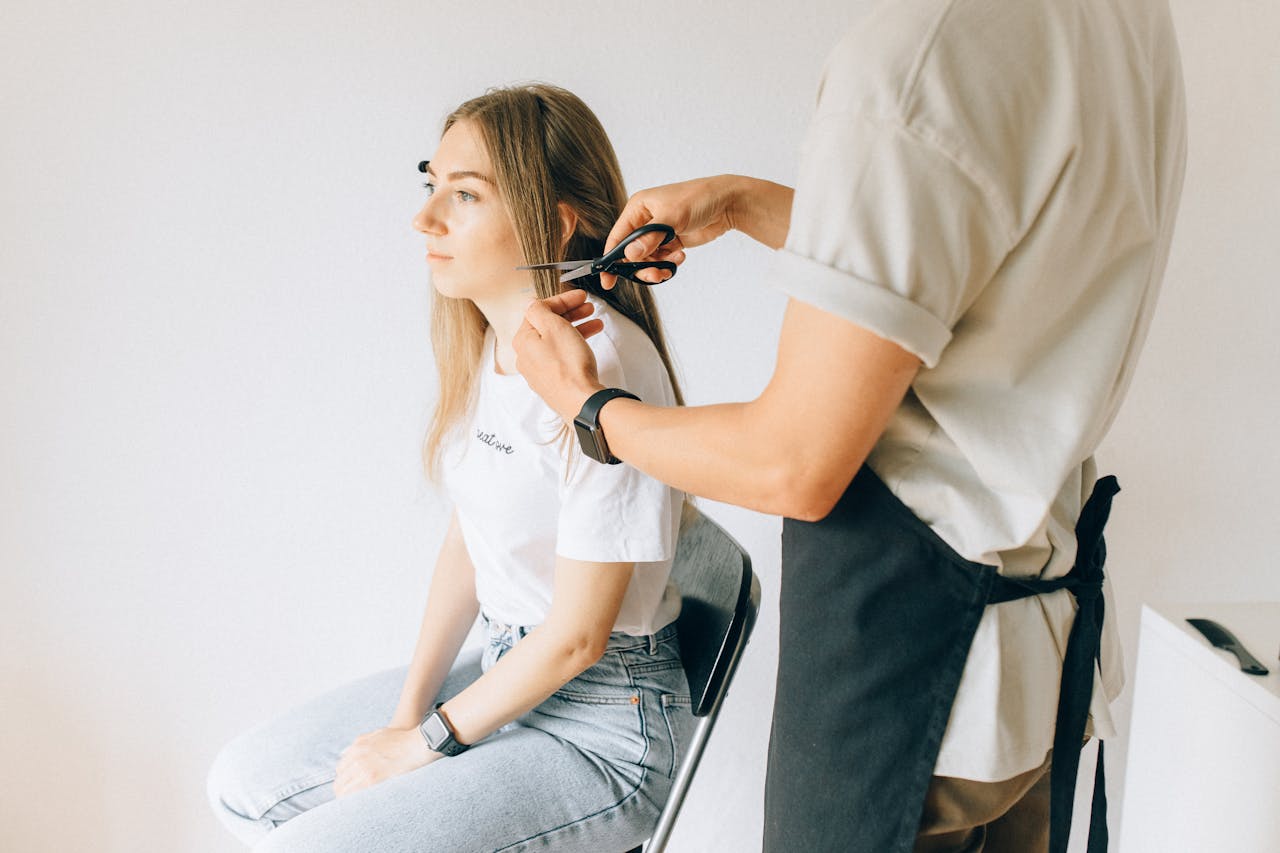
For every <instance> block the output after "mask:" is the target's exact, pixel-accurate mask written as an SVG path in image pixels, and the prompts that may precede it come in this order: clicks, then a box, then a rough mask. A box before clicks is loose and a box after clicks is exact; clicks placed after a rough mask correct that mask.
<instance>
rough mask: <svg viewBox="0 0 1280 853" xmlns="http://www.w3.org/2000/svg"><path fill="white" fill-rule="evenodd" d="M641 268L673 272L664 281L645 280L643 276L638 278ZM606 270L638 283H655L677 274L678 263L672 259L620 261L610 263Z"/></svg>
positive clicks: (666, 279) (660, 282) (667, 279)
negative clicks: (674, 262) (637, 274)
mask: <svg viewBox="0 0 1280 853" xmlns="http://www.w3.org/2000/svg"><path fill="white" fill-rule="evenodd" d="M640 270H662V271H663V272H668V273H671V275H669V276H667V277H666V278H664V279H663V280H662V281H645V280H644V279H642V278H636V273H638V272H640ZM604 271H605V272H607V273H611V274H613V275H616V276H621V277H622V278H625V279H627V280H629V281H634V282H635V283H636V284H646V285H654V284H662V282H663V281H669V280H670V279H671V276H672V275H675V274H676V265H675V264H673V263H672V262H671V261H618V262H617V263H614V264H610V265H609V266H608V267H607V268H606V269H605V270H604Z"/></svg>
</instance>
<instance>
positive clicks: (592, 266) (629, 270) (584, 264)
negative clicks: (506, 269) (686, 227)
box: [516, 222, 676, 285]
mask: <svg viewBox="0 0 1280 853" xmlns="http://www.w3.org/2000/svg"><path fill="white" fill-rule="evenodd" d="M654 231H661V232H662V233H663V234H666V235H667V236H665V237H663V238H662V242H661V243H659V244H658V245H659V246H661V245H664V244H666V243H669V242H671V240H672V239H674V238H675V236H676V229H674V228H672V227H671V226H670V225H663V224H662V223H660V222H650V223H649V224H648V225H641V226H640V227H639V228H637V229H636V230H634V231H632V232H631V233H630V234H628V235H627V236H626V237H624V238H622V242H621V243H619V244H618V245H616V246H614V247H613V250H612V251H611V252H609V253H608V254H607V255H605V256H604V257H600V258H593V259H591V260H586V261H557V262H555V263H552V264H530V265H529V266H527V267H516V269H518V270H563V274H562V275H561V276H560V280H561V281H573V280H574V279H575V278H581V277H582V276H584V275H595V274H597V273H602V272H607V273H609V274H610V275H616V276H620V277H622V278H625V279H628V280H630V281H634V282H636V283H637V284H650V285H652V284H661V283H662V282H656V281H645V280H644V279H640V278H636V273H638V272H640V270H649V269H653V270H662V271H663V272H667V273H670V274H671V275H668V276H667V277H666V278H664V279H663V280H662V281H670V280H671V276H673V275H675V274H676V265H675V264H673V263H672V262H671V261H628V260H624V258H625V257H626V255H625V254H624V252H625V250H626V248H627V246H628V245H629V244H630V243H631V241H633V240H635V239H636V238H637V237H640V236H643V235H645V234H650V233H652V232H654Z"/></svg>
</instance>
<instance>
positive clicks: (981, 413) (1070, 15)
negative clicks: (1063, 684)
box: [773, 0, 1186, 781]
mask: <svg viewBox="0 0 1280 853" xmlns="http://www.w3.org/2000/svg"><path fill="white" fill-rule="evenodd" d="M1185 135H1186V120H1185V114H1184V98H1183V89H1182V77H1181V69H1180V63H1179V59H1178V49H1177V44H1176V41H1175V38H1174V33H1173V28H1172V24H1171V21H1170V16H1169V10H1168V6H1167V3H1166V2H1165V0H1124V2H1122V3H1115V2H1110V0H1106V1H1105V2H1104V0H1016V2H1014V1H1013V0H889V2H879V3H876V4H874V6H873V7H872V8H871V10H870V12H869V13H868V14H866V16H865V17H863V18H862V19H861V20H860V21H859V23H858V24H857V25H856V26H855V28H854V29H853V30H852V31H851V32H850V33H849V34H848V35H847V36H846V37H845V38H844V39H843V40H842V41H841V43H840V44H839V45H838V46H837V47H836V49H835V50H834V52H833V53H832V55H831V56H830V57H829V59H828V62H827V66H826V69H825V72H824V75H823V80H822V84H821V88H820V90H819V96H818V102H817V110H816V115H815V116H814V118H813V121H812V124H811V126H810V129H809V132H808V136H807V138H806V141H805V144H804V148H803V153H802V157H801V165H800V176H799V180H798V185H797V189H796V195H795V202H794V207H793V209H792V215H791V229H790V233H789V234H788V236H787V244H786V248H785V249H784V250H782V251H781V252H780V253H779V254H778V256H777V262H776V265H775V266H774V267H773V275H774V277H775V279H776V282H777V285H778V287H780V288H781V289H783V290H784V291H786V292H787V293H788V294H790V295H791V296H794V297H795V298H797V299H799V300H802V301H804V302H806V303H809V304H812V305H814V306H817V307H819V308H821V309H823V310H826V311H828V312H830V313H832V314H836V315H839V316H841V317H845V318H847V319H849V320H851V321H852V322H854V323H856V324H858V325H859V326H862V327H864V328H867V329H869V330H871V331H873V332H876V333H877V334H879V335H881V336H882V337H885V338H887V339H889V340H892V341H894V342H895V343H897V344H899V345H900V346H902V347H904V348H905V349H907V350H909V351H911V352H912V353H914V354H916V355H917V356H919V357H920V359H921V360H922V361H923V362H924V365H925V366H924V368H923V369H922V370H921V371H920V373H919V375H918V376H917V378H916V380H915V382H914V383H913V385H912V388H911V391H910V393H908V395H907V397H906V399H905V401H904V402H903V404H902V406H901V407H900V408H899V410H898V411H897V413H896V414H895V416H894V417H893V419H892V421H891V422H890V424H889V426H888V428H887V429H886V430H885V433H884V435H883V437H882V438H881V439H880V441H879V443H878V444H877V446H876V447H875V449H874V450H873V451H872V453H871V455H870V457H869V460H868V462H869V464H870V465H871V467H872V469H873V470H874V471H875V472H876V473H877V474H878V475H879V476H880V477H881V479H883V480H884V481H885V482H886V483H887V485H888V486H889V488H890V489H891V490H892V491H893V492H894V493H895V494H896V495H897V496H898V497H899V498H900V499H901V500H902V501H903V502H904V503H906V504H907V505H908V506H909V507H911V508H912V510H913V511H914V512H915V513H916V514H917V515H918V516H919V517H920V518H921V519H922V520H923V521H925V522H926V523H928V524H929V525H930V526H931V527H932V528H933V529H934V530H935V531H936V532H937V533H938V535H939V536H941V537H942V538H943V539H944V540H945V541H946V542H947V543H948V544H950V545H951V546H952V547H953V548H954V549H955V550H956V551H957V552H959V553H960V554H961V555H962V556H963V557H965V558H967V559H969V560H974V561H979V562H985V563H989V564H993V565H995V566H997V567H998V568H999V570H1000V571H1001V572H1002V573H1004V574H1006V575H1011V576H1035V575H1039V576H1042V577H1046V578H1051V577H1057V576H1060V575H1063V574H1065V573H1066V572H1067V571H1068V570H1069V569H1070V568H1071V564H1072V561H1073V559H1074V557H1075V550H1076V543H1075V535H1074V527H1075V522H1076V519H1077V517H1078V516H1079V513H1080V509H1081V506H1082V505H1083V502H1084V500H1085V498H1086V497H1087V496H1088V494H1089V491H1090V489H1091V487H1092V485H1093V481H1094V479H1095V478H1096V475H1097V472H1096V470H1095V468H1094V465H1093V460H1092V454H1093V452H1094V450H1095V448H1096V447H1097V446H1098V443H1099V441H1100V440H1101V439H1102V436H1103V435H1104V433H1105V432H1106V430H1107V428H1108V427H1109V426H1110V424H1111V421H1112V419H1113V418H1114V416H1115V414H1116V410H1117V408H1118V406H1119V404H1120V401H1121V399H1122V398H1123V396H1124V394H1125V391H1126V390H1127V387H1128V385H1129V381H1130V378H1131V376H1132V374H1133V370H1134V365H1135V360H1136V357H1137V354H1138V351H1139V350H1140V349H1141V346H1142V343H1143V340H1144V338H1145V336H1146V330H1147V325H1148V322H1149V320H1150V317H1151V312H1152V309H1153V307H1154V305H1155V299H1156V294H1157V292H1158V290H1159V285H1160V280H1161V278H1162V276H1163V273H1164V266H1165V261H1166V258H1167V257H1168V252H1169V241H1170V238H1171V235H1172V231H1173V223H1174V215H1175V212H1176V210H1177V205H1178V198H1179V193H1180V190H1181V185H1182V174H1183V168H1184V163H1185V144H1186V143H1185ZM1119 473H1120V474H1121V477H1120V479H1121V482H1122V484H1123V479H1124V478H1123V472H1119ZM1124 506H1125V504H1124V495H1123V493H1122V494H1121V495H1120V496H1119V497H1118V499H1117V502H1116V511H1117V512H1118V513H1123V512H1124V511H1125V509H1124ZM1107 568H1108V570H1109V571H1112V572H1115V571H1116V570H1119V569H1122V567H1118V566H1115V565H1111V566H1108V567H1107ZM1107 610H1108V616H1109V618H1108V619H1107V622H1106V628H1105V629H1104V637H1103V649H1102V672H1101V673H1100V677H1099V679H1098V683H1099V684H1100V686H1101V689H1095V691H1094V702H1093V707H1092V709H1091V713H1092V714H1093V718H1094V726H1095V731H1096V732H1097V734H1098V735H1099V736H1101V737H1106V736H1108V735H1110V734H1112V733H1113V726H1112V722H1111V718H1110V714H1109V712H1108V708H1107V702H1108V700H1109V699H1113V698H1114V697H1115V696H1116V695H1117V694H1118V693H1119V690H1120V687H1121V681H1122V667H1121V659H1120V649H1119V645H1118V642H1117V639H1116V632H1115V627H1114V625H1115V619H1114V614H1115V612H1116V611H1115V609H1114V607H1113V606H1112V605H1111V604H1110V603H1108V606H1107ZM1074 613H1075V607H1074V602H1073V600H1072V598H1071V596H1070V594H1069V593H1067V592H1065V591H1064V592H1058V593H1054V594H1053V595H1048V596H1041V597H1037V598H1030V599H1025V600H1021V601H1013V602H1008V603H1005V604H1000V605H997V606H993V607H988V608H987V610H986V613H985V615H984V616H983V619H982V621H981V624H980V625H979V627H978V631H977V635H976V637H975V638H974V642H973V647H972V650H971V652H970V655H969V660H968V664H967V666H966V669H965V671H964V676H963V679H962V682H961V685H960V691H959V695H958V697H957V699H956V704H955V706H954V708H953V710H952V712H951V718H950V722H949V725H948V728H947V733H946V736H945V738H944V741H943V744H942V750H941V754H940V756H939V758H938V764H937V768H936V770H935V772H936V773H938V774H939V775H946V776H956V777H960V778H968V779H978V780H985V781H995V780H1000V779H1006V778H1009V777H1012V776H1014V775H1016V774H1018V773H1021V772H1023V771H1026V770H1028V769H1030V768H1033V767H1035V766H1038V765H1039V764H1040V763H1041V762H1042V761H1043V760H1044V756H1045V752H1046V751H1047V750H1048V749H1049V748H1050V746H1051V744H1052V737H1053V731H1054V719H1055V712H1056V708H1057V702H1058V682H1059V678H1060V673H1061V661H1062V656H1063V654H1064V652H1065V650H1066V643H1067V636H1068V633H1069V631H1070V627H1071V623H1072V620H1073V618H1074ZM997 709H998V711H997Z"/></svg>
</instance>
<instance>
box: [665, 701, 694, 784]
mask: <svg viewBox="0 0 1280 853" xmlns="http://www.w3.org/2000/svg"><path fill="white" fill-rule="evenodd" d="M660 704H661V705H662V719H663V720H664V721H666V724H667V736H668V737H669V738H670V743H671V769H670V770H669V771H668V772H667V775H668V776H675V773H676V768H677V767H679V766H680V765H681V763H683V762H684V759H685V753H686V751H687V750H688V748H689V738H690V737H692V736H693V728H694V718H693V703H692V702H691V701H690V699H689V697H688V696H685V695H682V694H678V693H663V694H662V696H661V703H660Z"/></svg>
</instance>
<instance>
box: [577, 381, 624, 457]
mask: <svg viewBox="0 0 1280 853" xmlns="http://www.w3.org/2000/svg"><path fill="white" fill-rule="evenodd" d="M617 397H628V398H630V399H632V400H639V399H640V398H639V397H637V396H636V395H635V394H632V393H631V392H630V391H623V390H622V389H621V388H605V389H603V390H601V391H597V392H596V393H594V394H592V395H591V396H590V397H588V398H587V402H585V403H583V404H582V411H580V412H578V416H577V417H576V418H574V419H573V429H574V431H575V432H576V433H577V434H578V443H579V444H581V445H582V452H583V453H585V454H587V456H589V457H591V458H592V459H594V460H596V461H597V462H604V463H606V464H608V465H617V464H618V463H619V462H621V461H622V460H621V459H619V458H618V457H616V456H614V455H613V454H612V453H610V452H609V443H608V442H607V441H605V440H604V430H602V429H600V409H602V408H603V407H604V404H605V403H607V402H609V401H610V400H613V399H615V398H617Z"/></svg>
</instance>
